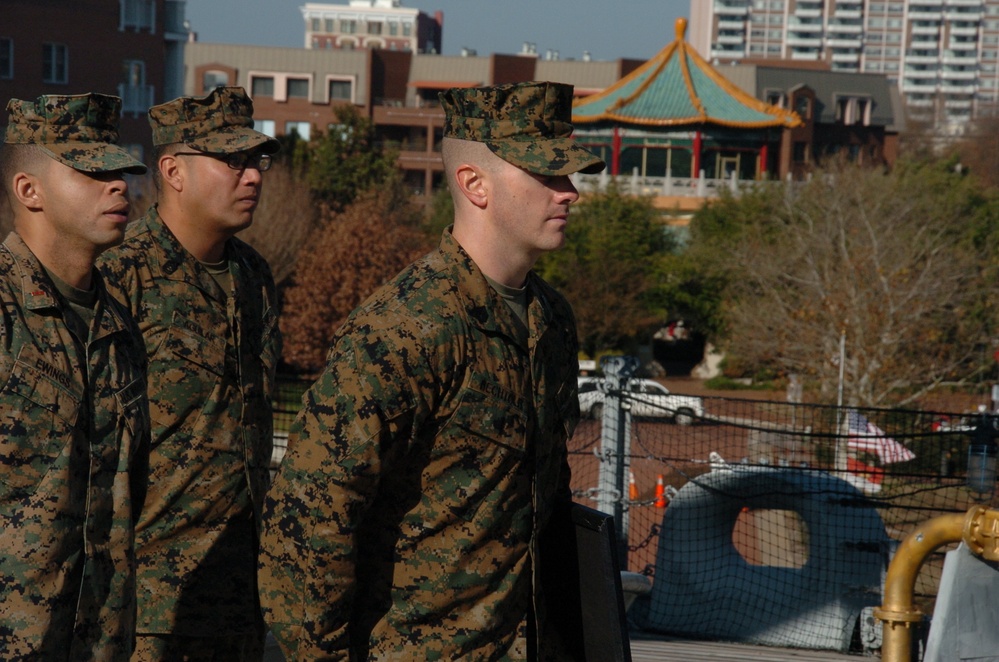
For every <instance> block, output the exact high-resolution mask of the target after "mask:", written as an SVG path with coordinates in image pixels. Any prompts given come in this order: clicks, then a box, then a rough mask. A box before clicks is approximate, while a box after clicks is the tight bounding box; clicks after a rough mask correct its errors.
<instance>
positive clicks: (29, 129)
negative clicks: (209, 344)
mask: <svg viewBox="0 0 999 662" xmlns="http://www.w3.org/2000/svg"><path fill="white" fill-rule="evenodd" d="M7 110H8V111H9V113H10V123H9V124H8V126H7V129H6V132H5V140H4V145H3V146H2V147H0V173H2V178H3V189H4V192H5V193H6V195H7V197H8V198H9V202H10V204H11V207H12V209H13V211H14V228H15V230H14V232H12V233H11V234H9V235H8V236H7V238H6V240H5V241H4V242H3V245H2V246H0V304H2V314H0V656H2V657H3V659H5V660H14V659H18V660H20V659H33V660H34V659H41V660H102V661H103V660H127V659H128V657H129V654H130V653H131V650H132V646H133V639H134V633H135V573H134V535H133V517H134V516H135V515H136V513H135V510H137V509H138V508H139V507H140V506H141V504H142V499H143V492H144V490H145V485H146V473H145V461H146V456H147V454H148V451H149V418H148V405H147V401H146V382H145V377H146V375H145V353H144V352H143V350H142V341H141V339H140V338H139V334H138V329H137V328H136V326H135V323H134V322H133V321H132V319H131V317H130V316H129V315H128V312H127V311H126V310H125V309H124V307H122V306H121V305H120V304H119V303H118V302H117V301H115V300H114V299H113V298H111V296H109V295H108V294H107V291H106V290H105V287H104V283H103V281H102V279H101V277H100V275H99V274H98V273H97V272H96V270H95V269H94V268H93V258H94V256H95V255H96V254H97V253H98V252H99V251H100V250H103V249H104V248H106V244H105V243H104V242H108V243H118V242H120V241H121V240H122V237H123V236H124V225H125V221H126V219H127V214H128V201H127V199H126V197H125V195H126V192H127V185H126V183H125V181H124V179H123V177H122V176H121V173H122V172H129V173H143V172H145V170H146V168H145V166H144V165H142V163H140V162H138V161H136V160H135V159H133V158H132V157H131V156H129V155H128V153H127V152H126V151H125V150H123V149H121V148H120V147H118V146H116V145H115V144H114V143H115V142H117V139H118V129H117V127H118V118H119V116H120V113H121V100H120V99H118V98H117V97H111V96H105V95H100V94H85V95H75V96H55V95H52V96H43V97H39V98H38V99H37V101H22V100H18V99H14V100H11V102H10V103H9V104H8V106H7ZM68 185H71V186H72V187H73V188H72V189H68V188H66V187H67V186H68ZM29 187H30V188H29ZM68 190H72V191H73V193H71V194H67V191H68ZM95 199H96V205H92V204H91V203H92V202H94V200H95ZM60 224H62V225H60Z"/></svg>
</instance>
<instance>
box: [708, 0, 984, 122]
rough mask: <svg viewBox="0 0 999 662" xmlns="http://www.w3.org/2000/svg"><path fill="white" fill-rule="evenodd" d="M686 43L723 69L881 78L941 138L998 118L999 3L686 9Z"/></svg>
mask: <svg viewBox="0 0 999 662" xmlns="http://www.w3.org/2000/svg"><path fill="white" fill-rule="evenodd" d="M690 16H691V19H690V41H691V44H693V45H694V47H695V48H697V49H698V50H699V51H700V52H701V53H702V54H704V56H705V57H709V58H710V59H711V60H713V61H717V62H720V63H726V62H730V61H740V60H761V59H779V60H790V61H798V62H814V63H821V65H822V66H827V67H828V68H829V69H831V70H832V71H842V72H851V73H878V74H884V75H885V76H887V77H888V78H890V79H891V80H893V81H895V82H897V84H898V87H899V91H900V92H901V94H902V95H903V98H904V100H905V103H906V108H907V110H908V113H909V116H910V117H911V118H913V119H924V120H929V121H933V122H934V123H935V124H936V125H937V126H938V127H939V128H941V129H948V128H950V129H960V127H962V126H964V125H965V123H966V122H967V121H968V120H970V119H973V118H978V117H985V116H992V115H996V114H999V0H903V1H896V2H874V1H872V0H691V2H690Z"/></svg>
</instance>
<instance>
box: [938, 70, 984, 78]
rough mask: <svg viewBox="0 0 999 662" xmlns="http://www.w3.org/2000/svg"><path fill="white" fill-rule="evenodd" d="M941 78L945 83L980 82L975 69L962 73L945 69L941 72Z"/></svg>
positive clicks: (962, 71) (961, 71)
mask: <svg viewBox="0 0 999 662" xmlns="http://www.w3.org/2000/svg"><path fill="white" fill-rule="evenodd" d="M940 77H941V78H942V79H943V80H945V81H950V80H953V81H966V80H978V72H977V71H975V70H974V69H965V70H960V71H955V70H948V69H944V70H943V71H941V72H940Z"/></svg>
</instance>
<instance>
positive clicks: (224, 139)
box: [186, 126, 281, 154]
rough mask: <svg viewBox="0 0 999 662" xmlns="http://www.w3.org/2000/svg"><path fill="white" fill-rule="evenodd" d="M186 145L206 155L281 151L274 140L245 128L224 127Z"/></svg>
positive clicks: (278, 144) (279, 144)
mask: <svg viewBox="0 0 999 662" xmlns="http://www.w3.org/2000/svg"><path fill="white" fill-rule="evenodd" d="M186 144H187V145H188V146H190V147H192V148H194V149H196V150H198V151H199V152H205V153H206V154H231V153H232V152H245V151H246V150H248V149H260V151H261V152H263V153H264V154H275V153H277V152H278V151H279V150H280V149H281V143H279V142H278V141H277V140H275V139H274V138H271V137H270V136H268V135H267V134H266V133H260V132H259V131H256V130H254V129H251V128H249V127H245V126H224V127H221V128H219V129H215V130H214V131H212V132H211V133H210V134H209V135H207V136H203V137H200V138H196V139H194V140H192V141H190V142H187V143H186Z"/></svg>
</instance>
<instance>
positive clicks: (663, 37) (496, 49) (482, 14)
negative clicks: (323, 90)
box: [186, 0, 705, 60]
mask: <svg viewBox="0 0 999 662" xmlns="http://www.w3.org/2000/svg"><path fill="white" fill-rule="evenodd" d="M312 1H315V2H319V1H321V0H312ZM698 1H702V2H703V1H705V0H698ZM305 3H306V0H187V6H186V7H187V9H186V13H187V18H188V20H189V21H190V22H191V28H192V29H193V30H194V31H195V32H197V33H198V39H199V41H203V42H208V43H227V44H248V45H254V46H289V47H292V48H302V47H303V46H304V43H305V27H304V24H303V21H302V13H301V12H300V11H299V7H301V6H302V5H304V4H305ZM331 4H347V0H334V1H333V2H331ZM402 5H403V6H404V7H410V8H416V9H419V10H421V11H423V12H424V13H427V14H430V15H431V16H432V15H433V14H434V12H436V11H437V10H441V11H443V12H444V40H443V42H444V43H443V51H444V54H445V55H457V54H458V53H459V52H460V51H461V48H462V47H463V46H464V47H468V48H474V49H475V50H476V51H478V54H479V55H489V54H491V53H511V54H512V53H518V52H520V49H521V46H522V45H523V43H524V42H525V41H526V42H533V43H534V44H536V46H537V52H538V53H539V54H540V55H544V53H545V52H546V51H547V50H549V49H551V50H554V51H558V52H559V57H561V58H562V59H568V58H573V59H579V58H581V57H582V55H583V51H589V52H590V55H591V56H592V58H593V59H594V60H616V59H618V58H622V57H623V58H634V59H648V58H650V57H652V56H653V55H655V54H656V53H658V52H659V51H660V50H661V49H662V48H663V47H664V46H666V45H667V44H669V43H670V42H672V41H673V39H674V38H675V30H674V23H675V21H676V19H677V18H678V17H680V16H684V17H688V18H689V16H688V14H689V12H690V0H491V1H488V2H487V1H486V0H402Z"/></svg>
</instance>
